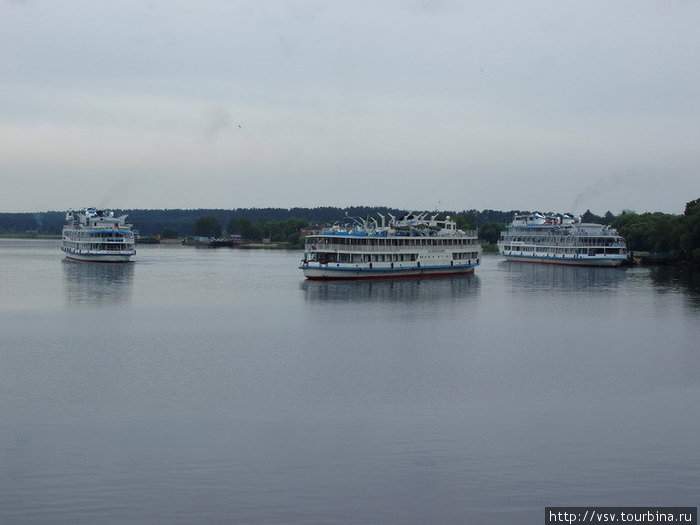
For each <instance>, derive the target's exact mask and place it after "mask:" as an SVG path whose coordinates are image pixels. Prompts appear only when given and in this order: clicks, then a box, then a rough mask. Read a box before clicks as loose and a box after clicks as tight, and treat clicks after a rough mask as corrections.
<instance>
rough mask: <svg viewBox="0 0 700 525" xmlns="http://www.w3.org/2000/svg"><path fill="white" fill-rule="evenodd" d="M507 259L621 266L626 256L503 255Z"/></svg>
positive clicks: (543, 262)
mask: <svg viewBox="0 0 700 525" xmlns="http://www.w3.org/2000/svg"><path fill="white" fill-rule="evenodd" d="M503 257H504V258H505V260H506V261H509V262H524V263H536V264H557V265H562V266H602V267H614V266H620V265H621V264H622V263H623V262H625V261H626V260H627V259H626V258H624V257H623V258H610V257H606V258H602V257H599V258H595V257H585V256H582V257H579V258H571V257H551V256H550V257H547V256H537V255H535V256H532V255H522V256H519V255H503Z"/></svg>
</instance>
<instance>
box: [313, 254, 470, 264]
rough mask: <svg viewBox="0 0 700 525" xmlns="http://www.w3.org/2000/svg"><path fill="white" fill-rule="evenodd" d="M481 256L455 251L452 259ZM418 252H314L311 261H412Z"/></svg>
mask: <svg viewBox="0 0 700 525" xmlns="http://www.w3.org/2000/svg"><path fill="white" fill-rule="evenodd" d="M478 256H479V254H478V252H459V253H453V254H452V259H453V260H455V261H457V260H468V259H476V258H477V257H478ZM418 258H419V257H418V254H417V253H378V254H368V253H339V254H335V253H314V254H312V256H311V259H310V260H311V261H318V262H322V263H327V262H341V263H369V262H410V261H416V260H418Z"/></svg>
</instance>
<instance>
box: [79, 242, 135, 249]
mask: <svg viewBox="0 0 700 525" xmlns="http://www.w3.org/2000/svg"><path fill="white" fill-rule="evenodd" d="M70 244H71V245H72V248H74V249H80V250H107V251H120V250H126V249H128V248H131V245H130V244H129V245H127V244H126V243H124V242H116V243H109V244H107V243H99V242H89V243H83V242H81V243H78V242H76V241H70Z"/></svg>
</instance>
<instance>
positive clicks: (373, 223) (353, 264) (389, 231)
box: [299, 213, 481, 279]
mask: <svg viewBox="0 0 700 525" xmlns="http://www.w3.org/2000/svg"><path fill="white" fill-rule="evenodd" d="M426 216H427V214H425V213H424V214H421V215H417V216H415V215H413V214H408V215H406V216H404V217H402V218H400V219H397V218H396V217H394V216H393V215H389V217H390V220H389V221H388V224H387V222H386V218H385V217H384V216H383V215H381V214H379V217H380V218H381V223H380V222H379V221H377V220H376V219H368V220H365V219H359V220H357V219H355V225H354V226H353V225H346V226H333V227H331V228H327V229H324V230H323V231H321V232H320V233H318V234H314V235H308V236H307V237H306V245H305V251H304V259H303V260H302V262H301V266H300V267H299V268H301V270H303V272H304V276H306V277H307V278H308V279H372V278H387V277H415V276H428V275H455V274H467V273H473V272H474V268H475V267H476V266H477V265H478V264H479V262H480V259H481V246H480V245H479V242H478V239H477V235H476V231H462V230H458V229H457V225H456V223H455V222H454V221H451V220H450V217H449V216H448V217H447V218H446V219H445V220H437V219H436V217H437V215H435V216H433V217H431V218H426Z"/></svg>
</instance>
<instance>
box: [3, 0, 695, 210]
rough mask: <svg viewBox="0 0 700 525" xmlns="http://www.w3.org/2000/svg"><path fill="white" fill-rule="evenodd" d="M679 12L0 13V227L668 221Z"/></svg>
mask: <svg viewBox="0 0 700 525" xmlns="http://www.w3.org/2000/svg"><path fill="white" fill-rule="evenodd" d="M698 27H700V1H696V0H694V1H684V0H675V1H674V0H658V1H645V0H616V1H613V2H611V1H610V0H591V1H562V0H552V1H539V0H528V1H526V2H525V1H522V0H517V1H500V0H489V1H478V2H477V1H470V0H461V1H449V0H444V1H443V0H403V1H391V0H386V1H384V0H372V1H364V0H352V1H350V0H335V1H329V0H308V1H297V0H288V1H272V0H269V1H268V0H255V1H252V0H251V1H235V0H222V1H214V0H197V1H190V0H188V1H184V0H133V1H132V0H119V1H114V0H104V1H103V0H82V1H78V0H60V1H59V0H0V185H1V186H0V211H4V212H26V211H29V212H36V211H46V210H65V209H69V208H80V207H85V206H99V207H112V208H121V209H139V208H161V209H162V208H226V209H231V208H247V207H257V208H262V207H281V208H290V207H296V206H299V207H317V206H340V207H345V206H355V205H363V206H365V205H366V206H390V207H396V208H400V209H417V210H418V209H420V210H423V209H425V210H456V211H460V210H468V209H478V210H482V209H495V210H511V209H521V210H541V211H555V212H557V211H561V212H573V213H583V212H584V211H586V210H587V209H590V210H591V211H593V212H594V213H598V214H602V213H604V212H606V211H608V210H610V211H612V212H613V213H619V212H621V211H622V210H633V211H637V212H640V213H641V212H645V211H663V212H667V213H682V211H683V209H684V206H685V203H686V202H688V201H690V200H693V199H696V198H699V197H700V96H699V94H700V31H698Z"/></svg>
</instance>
